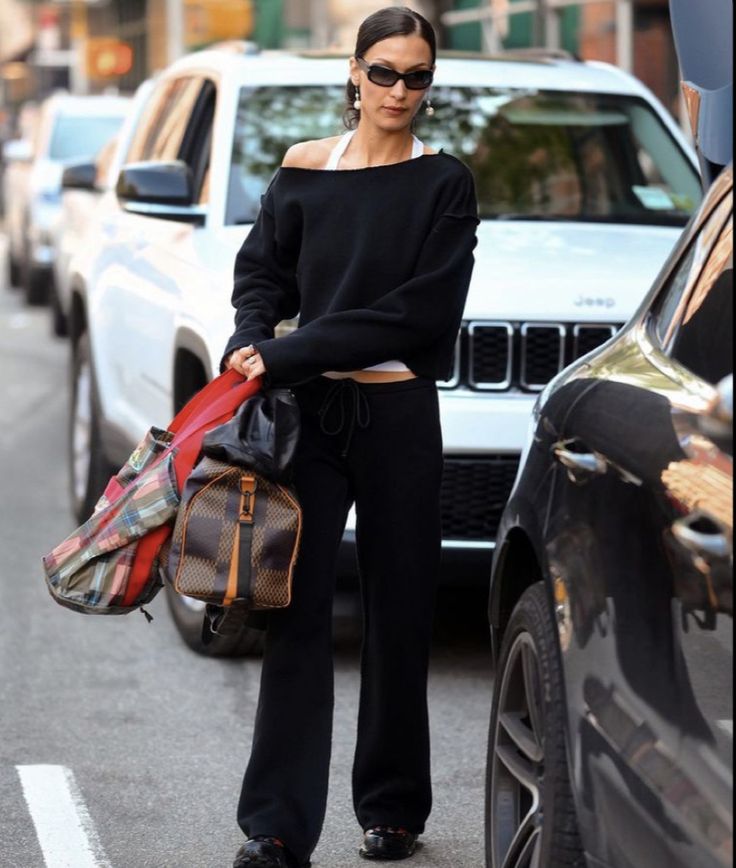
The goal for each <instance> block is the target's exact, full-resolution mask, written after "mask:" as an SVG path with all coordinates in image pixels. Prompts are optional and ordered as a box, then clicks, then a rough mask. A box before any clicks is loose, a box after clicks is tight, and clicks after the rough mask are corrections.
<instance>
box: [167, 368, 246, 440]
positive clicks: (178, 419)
mask: <svg viewBox="0 0 736 868" xmlns="http://www.w3.org/2000/svg"><path fill="white" fill-rule="evenodd" d="M246 383H247V380H246V379H245V377H243V375H242V374H239V373H238V372H237V371H235V370H233V369H232V368H230V369H229V370H227V371H225V373H223V374H220V375H219V376H218V377H215V379H214V380H211V381H210V382H209V383H207V385H206V386H204V388H202V389H200V391H199V392H197V394H196V395H194V397H192V398H191V399H190V400H189V401H187V403H186V404H185V405H184V406H183V407H182V408H181V410H180V411H179V412H178V413H177V414H176V416H175V417H174V419H173V421H172V422H171V424H170V425H169V431H172V432H173V433H176V432H178V431H181V430H182V428H183V427H184V426H185V425H186V424H187V422H189V421H190V420H191V419H192V418H194V417H195V416H198V415H199V414H201V413H202V412H207V407H208V406H209V405H211V404H213V403H214V402H215V401H216V400H217V399H218V398H220V397H222V396H223V395H227V394H228V393H229V392H231V390H233V389H237V388H239V387H241V386H243V385H245V384H246Z"/></svg>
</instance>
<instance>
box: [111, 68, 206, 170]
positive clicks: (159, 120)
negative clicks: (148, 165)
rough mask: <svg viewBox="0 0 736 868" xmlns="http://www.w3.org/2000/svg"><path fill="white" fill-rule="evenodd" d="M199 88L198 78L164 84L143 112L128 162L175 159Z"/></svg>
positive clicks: (200, 87)
mask: <svg viewBox="0 0 736 868" xmlns="http://www.w3.org/2000/svg"><path fill="white" fill-rule="evenodd" d="M201 89H202V80H201V79H199V78H192V77H187V78H177V79H175V80H174V81H167V82H164V83H163V84H162V85H161V86H160V88H159V89H158V90H157V93H155V94H154V95H153V97H152V99H151V101H150V103H149V105H148V107H147V108H146V110H145V111H144V113H143V117H142V118H141V123H140V125H139V127H138V131H137V132H136V134H135V137H134V139H133V142H132V143H131V146H130V150H129V151H128V162H138V161H140V160H176V159H178V157H179V149H180V147H181V144H182V140H183V139H184V135H185V132H186V125H187V121H188V120H189V117H190V115H191V113H192V109H193V108H194V105H195V103H196V101H197V97H198V96H199V93H200V90H201Z"/></svg>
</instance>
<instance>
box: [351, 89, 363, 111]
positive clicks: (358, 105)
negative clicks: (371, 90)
mask: <svg viewBox="0 0 736 868" xmlns="http://www.w3.org/2000/svg"><path fill="white" fill-rule="evenodd" d="M362 105H363V103H362V102H361V101H360V88H359V87H358V86H357V85H355V101H354V102H353V108H354V109H355V111H356V112H359V111H360V108H361V106H362Z"/></svg>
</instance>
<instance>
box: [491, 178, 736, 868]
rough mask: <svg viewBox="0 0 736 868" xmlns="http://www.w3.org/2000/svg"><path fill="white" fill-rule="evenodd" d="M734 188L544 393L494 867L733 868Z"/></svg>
mask: <svg viewBox="0 0 736 868" xmlns="http://www.w3.org/2000/svg"><path fill="white" fill-rule="evenodd" d="M732 317H733V172H732V169H731V168H729V169H728V170H727V171H725V172H724V173H723V174H722V175H721V176H720V177H719V179H718V180H717V181H716V182H715V184H714V185H713V187H712V189H711V190H710V193H709V195H708V196H707V199H706V201H705V203H704V204H703V206H702V208H701V209H700V211H699V213H698V215H697V217H696V218H695V219H694V220H693V222H692V223H691V224H690V227H689V229H688V230H687V231H686V232H685V233H684V236H683V238H682V240H681V242H680V243H679V244H678V245H677V248H676V249H675V251H674V253H673V254H672V256H671V257H670V258H669V260H668V262H667V264H666V265H665V267H664V269H663V270H662V272H661V274H660V276H659V278H658V279H657V281H656V282H655V285H654V288H653V289H652V291H651V292H650V293H649V295H648V296H647V297H646V300H645V301H644V303H643V304H642V306H641V307H640V309H639V311H638V312H637V313H636V315H635V316H634V317H633V318H632V319H631V320H630V321H629V322H628V323H627V325H626V327H625V328H624V329H623V330H622V331H621V332H620V333H619V334H618V335H617V336H616V337H614V338H613V339H612V340H610V341H609V342H608V343H607V344H606V345H605V346H604V347H603V348H601V349H598V350H595V351H594V352H593V353H591V354H589V355H587V356H586V357H585V358H584V359H582V360H580V361H578V362H577V363H576V364H574V365H572V366H571V367H569V368H568V369H567V370H566V371H564V372H563V373H562V374H560V375H558V376H557V377H556V378H555V379H554V380H553V381H552V382H551V383H550V384H549V385H548V386H547V387H546V388H545V389H544V391H543V392H542V394H541V395H540V396H539V399H538V401H537V404H536V406H535V410H534V414H533V435H532V437H531V438H530V441H529V444H528V451H527V453H526V455H525V458H524V460H523V462H522V465H521V469H520V472H519V476H518V479H517V482H516V485H515V487H514V491H513V493H512V495H511V498H510V500H509V503H508V505H507V507H506V509H505V511H504V513H503V518H502V521H501V527H500V530H499V535H498V548H497V552H496V557H495V558H494V565H493V573H492V580H491V595H490V619H491V625H492V638H493V648H494V656H495V659H496V665H495V676H494V678H495V681H494V692H493V705H492V713H491V726H490V734H489V745H488V761H487V804H486V818H487V827H486V850H487V859H486V864H487V865H488V866H489V868H500V866H502V865H503V866H506V865H519V866H522V865H583V864H586V862H585V861H584V859H585V860H587V864H588V865H600V866H612V868H645V866H646V868H648V866H654V865H657V866H659V865H667V866H671V868H701V866H702V868H706V866H708V868H711V866H726V865H731V864H732V862H733V852H732V849H733V813H732V804H733V774H732V759H733V692H732V674H733V673H732V670H733V659H732V645H733V638H732V637H733V518H732V513H733V321H732Z"/></svg>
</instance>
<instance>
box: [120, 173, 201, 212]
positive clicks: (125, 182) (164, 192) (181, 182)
mask: <svg viewBox="0 0 736 868" xmlns="http://www.w3.org/2000/svg"><path fill="white" fill-rule="evenodd" d="M115 191H116V193H117V197H118V200H119V201H120V203H121V204H122V206H123V208H124V209H125V210H126V211H129V212H131V213H134V214H142V215H145V216H149V217H158V218H160V219H164V220H179V221H182V222H187V223H201V222H203V221H204V218H205V216H206V213H207V209H206V208H203V207H201V206H199V205H196V204H195V203H194V182H193V179H192V171H191V169H190V168H189V166H187V164H186V163H184V162H183V161H181V160H172V161H170V162H144V163H129V164H128V165H127V166H123V168H122V169H121V170H120V175H119V176H118V182H117V185H116V188H115Z"/></svg>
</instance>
